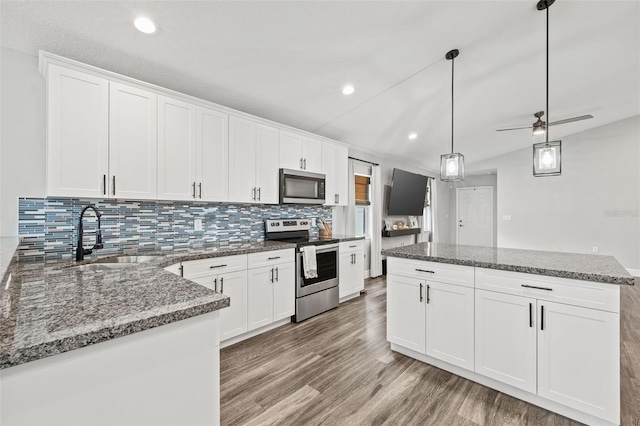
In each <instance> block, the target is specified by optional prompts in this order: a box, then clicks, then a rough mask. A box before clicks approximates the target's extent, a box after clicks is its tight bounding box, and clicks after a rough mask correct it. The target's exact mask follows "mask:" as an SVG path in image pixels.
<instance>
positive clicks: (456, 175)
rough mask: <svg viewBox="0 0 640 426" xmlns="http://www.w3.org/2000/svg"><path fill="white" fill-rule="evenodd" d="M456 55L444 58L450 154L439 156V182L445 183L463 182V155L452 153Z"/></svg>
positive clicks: (450, 53) (453, 53)
mask: <svg viewBox="0 0 640 426" xmlns="http://www.w3.org/2000/svg"><path fill="white" fill-rule="evenodd" d="M458 54H460V52H459V51H458V49H453V50H451V51H449V52H447V55H446V56H445V58H447V60H450V61H451V154H443V155H441V156H440V180H442V181H445V182H455V181H461V180H464V155H462V154H460V153H459V152H456V153H454V152H453V77H454V66H453V63H454V59H455V58H457V57H458Z"/></svg>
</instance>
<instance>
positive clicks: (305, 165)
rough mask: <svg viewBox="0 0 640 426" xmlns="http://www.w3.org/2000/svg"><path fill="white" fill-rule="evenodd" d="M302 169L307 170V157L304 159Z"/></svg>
mask: <svg viewBox="0 0 640 426" xmlns="http://www.w3.org/2000/svg"><path fill="white" fill-rule="evenodd" d="M304 169H305V170H307V159H306V158H305V159H304Z"/></svg>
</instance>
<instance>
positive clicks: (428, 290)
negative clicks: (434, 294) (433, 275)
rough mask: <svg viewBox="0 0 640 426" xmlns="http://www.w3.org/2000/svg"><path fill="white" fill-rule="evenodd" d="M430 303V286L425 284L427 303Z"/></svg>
mask: <svg viewBox="0 0 640 426" xmlns="http://www.w3.org/2000/svg"><path fill="white" fill-rule="evenodd" d="M429 302H431V286H430V285H429V284H427V303H429Z"/></svg>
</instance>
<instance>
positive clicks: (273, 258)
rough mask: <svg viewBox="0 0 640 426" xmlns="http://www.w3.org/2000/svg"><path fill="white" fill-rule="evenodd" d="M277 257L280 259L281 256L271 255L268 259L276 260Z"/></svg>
mask: <svg viewBox="0 0 640 426" xmlns="http://www.w3.org/2000/svg"><path fill="white" fill-rule="evenodd" d="M276 259H280V256H274V257H270V258H268V259H267V260H276Z"/></svg>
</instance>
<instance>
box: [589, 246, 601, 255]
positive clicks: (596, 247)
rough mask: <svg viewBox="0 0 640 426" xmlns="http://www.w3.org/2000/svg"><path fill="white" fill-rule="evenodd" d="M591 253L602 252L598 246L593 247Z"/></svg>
mask: <svg viewBox="0 0 640 426" xmlns="http://www.w3.org/2000/svg"><path fill="white" fill-rule="evenodd" d="M591 251H592V252H594V253H598V252H599V251H600V249H599V248H598V246H593V248H592V249H591Z"/></svg>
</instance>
